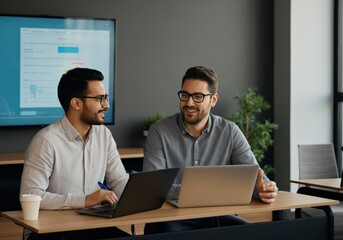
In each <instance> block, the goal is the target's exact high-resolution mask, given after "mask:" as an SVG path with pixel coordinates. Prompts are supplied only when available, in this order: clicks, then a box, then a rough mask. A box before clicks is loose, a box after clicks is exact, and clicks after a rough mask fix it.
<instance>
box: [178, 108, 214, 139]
mask: <svg viewBox="0 0 343 240" xmlns="http://www.w3.org/2000/svg"><path fill="white" fill-rule="evenodd" d="M212 121H213V120H212V114H211V113H210V115H209V117H208V121H207V123H206V126H205V129H204V130H203V131H202V133H208V132H209V131H210V130H211V126H212ZM177 123H178V125H179V127H180V130H181V132H182V134H186V133H188V134H189V135H192V134H191V133H190V132H189V131H188V129H187V128H186V126H185V124H184V122H183V120H182V114H181V113H179V114H178V116H177Z"/></svg>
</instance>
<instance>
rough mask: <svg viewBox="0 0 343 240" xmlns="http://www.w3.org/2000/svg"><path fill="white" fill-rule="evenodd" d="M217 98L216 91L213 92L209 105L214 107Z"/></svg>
mask: <svg viewBox="0 0 343 240" xmlns="http://www.w3.org/2000/svg"><path fill="white" fill-rule="evenodd" d="M218 98H219V96H218V93H215V94H213V95H212V98H211V107H214V106H215V105H216V104H217V101H218Z"/></svg>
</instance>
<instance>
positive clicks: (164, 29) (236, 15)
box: [0, 0, 274, 152]
mask: <svg viewBox="0 0 343 240" xmlns="http://www.w3.org/2000/svg"><path fill="white" fill-rule="evenodd" d="M273 5H274V1H272V0H260V1H258V0H174V1H166V0H144V1H143V0H125V1H119V0H101V1H91V0H73V1H70V0H58V1H46V0H35V1H25V0H11V1H0V13H6V14H33V15H38V14H46V15H56V16H79V17H96V18H115V19H117V21H118V25H117V27H118V28H117V30H118V35H117V36H118V42H117V47H118V52H117V80H116V83H115V84H116V98H115V101H116V106H115V107H116V109H115V111H116V119H115V125H113V126H109V128H110V129H111V131H112V133H113V136H114V138H115V139H116V141H117V144H118V146H119V147H140V146H144V137H143V136H142V122H143V121H144V119H145V118H146V117H147V116H148V115H150V114H153V113H156V112H164V113H165V114H167V115H170V114H173V113H175V112H177V111H178V99H177V96H176V92H177V91H178V90H179V88H180V82H181V78H182V76H183V74H184V72H185V71H186V69H187V68H188V67H191V66H195V65H204V66H208V67H210V68H212V69H213V70H215V71H216V72H217V74H218V77H219V81H220V82H219V88H220V90H219V94H220V98H219V103H218V104H217V106H216V107H215V109H213V112H214V113H215V114H218V115H221V116H224V117H226V116H228V115H229V114H231V113H233V112H234V111H236V110H237V104H236V102H235V101H234V99H233V98H234V96H236V94H237V93H239V94H241V93H243V92H244V91H245V90H246V89H247V88H248V87H258V88H259V90H260V92H261V93H262V94H263V95H264V96H265V97H266V98H267V100H269V101H270V102H271V103H272V100H273V48H274V46H273V27H274V25H273V18H274V9H273V8H274V6H273ZM0 32H1V30H0ZM38 130H39V128H38V127H21V128H0V152H14V151H24V150H25V149H26V147H27V145H28V143H29V141H30V139H31V138H32V136H33V135H34V134H35V133H36V132H37V131H38Z"/></svg>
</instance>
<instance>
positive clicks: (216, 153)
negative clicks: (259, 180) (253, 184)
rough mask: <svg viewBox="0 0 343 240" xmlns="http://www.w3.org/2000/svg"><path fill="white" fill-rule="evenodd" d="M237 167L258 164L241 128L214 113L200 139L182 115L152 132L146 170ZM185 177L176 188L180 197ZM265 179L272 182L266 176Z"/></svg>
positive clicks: (163, 122)
mask: <svg viewBox="0 0 343 240" xmlns="http://www.w3.org/2000/svg"><path fill="white" fill-rule="evenodd" d="M233 164H258V163H257V161H256V158H255V156H254V154H253V152H252V151H251V149H250V146H249V143H248V142H247V140H246V138H245V137H244V135H243V133H242V132H241V130H240V129H239V128H238V126H237V125H236V124H234V123H233V122H231V121H228V120H226V119H224V118H222V117H219V116H216V115H213V114H210V116H209V120H208V122H207V125H206V127H205V129H204V131H203V132H202V134H201V135H200V136H199V137H198V138H195V137H193V136H192V135H191V133H190V132H189V131H188V130H187V128H186V127H185V125H184V123H183V121H182V115H181V114H180V113H178V114H175V115H173V116H170V117H168V118H166V119H164V120H162V121H159V122H156V123H155V124H153V125H152V126H151V127H150V129H149V134H148V137H147V140H146V145H145V149H144V161H143V171H149V170H155V169H162V168H171V167H181V169H182V168H183V167H184V166H206V165H233ZM181 178H182V171H180V172H179V174H178V176H177V178H176V180H175V185H174V187H173V188H172V191H174V192H176V194H177V189H176V188H175V186H177V185H178V184H180V183H181ZM265 180H268V179H267V177H266V176H265ZM171 195H173V193H171ZM255 196H256V193H255Z"/></svg>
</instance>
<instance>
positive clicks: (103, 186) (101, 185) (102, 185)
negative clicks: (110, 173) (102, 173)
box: [98, 181, 109, 190]
mask: <svg viewBox="0 0 343 240" xmlns="http://www.w3.org/2000/svg"><path fill="white" fill-rule="evenodd" d="M98 185H99V187H101V188H102V189H105V190H109V189H108V187H106V186H105V184H103V183H102V182H100V181H99V182H98Z"/></svg>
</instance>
